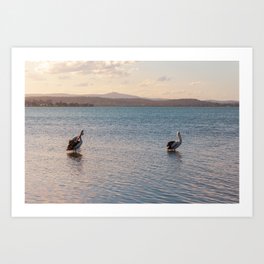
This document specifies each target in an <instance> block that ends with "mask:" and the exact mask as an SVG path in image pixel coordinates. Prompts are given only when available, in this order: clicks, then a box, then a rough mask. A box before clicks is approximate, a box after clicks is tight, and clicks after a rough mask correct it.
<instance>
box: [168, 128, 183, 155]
mask: <svg viewBox="0 0 264 264" xmlns="http://www.w3.org/2000/svg"><path fill="white" fill-rule="evenodd" d="M177 137H178V140H176V141H169V142H168V144H167V150H168V151H175V150H176V149H177V148H178V147H179V146H180V145H181V143H182V137H181V133H180V132H177Z"/></svg>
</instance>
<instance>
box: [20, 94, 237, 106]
mask: <svg viewBox="0 0 264 264" xmlns="http://www.w3.org/2000/svg"><path fill="white" fill-rule="evenodd" d="M100 106H104V107H111V106H113V107H117V106H120V107H130V106H131V107H238V106H239V102H237V101H203V100H198V99H146V98H140V97H138V98H104V97H90V96H26V97H25V107H100Z"/></svg>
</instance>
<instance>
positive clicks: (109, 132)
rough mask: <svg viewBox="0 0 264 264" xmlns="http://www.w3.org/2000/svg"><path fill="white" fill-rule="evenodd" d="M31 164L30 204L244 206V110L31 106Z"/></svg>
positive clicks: (28, 120)
mask: <svg viewBox="0 0 264 264" xmlns="http://www.w3.org/2000/svg"><path fill="white" fill-rule="evenodd" d="M81 129H84V133H85V134H84V136H83V145H82V148H81V152H80V154H67V153H66V147H67V143H68V140H69V139H71V138H72V137H73V136H75V135H77V134H78V133H80V131H81ZM178 130H179V131H181V134H182V138H183V143H182V145H181V146H180V147H179V149H178V151H177V152H175V153H168V152H167V151H166V144H167V142H168V141H170V140H175V138H176V132H177V131H178ZM25 159H26V171H25V180H26V183H25V191H26V193H25V199H26V202H27V203H238V202H239V108H232V107H223V108H173V107H171V108H170V107H168V108H166V107H164V108H163V107H146V108H144V107H109V108H108V107H88V108H86V107H83V108H82V107H76V108H73V107H66V108H63V107H61V108H60V107H58V108H57V107H51V108H49V107H33V108H26V155H25Z"/></svg>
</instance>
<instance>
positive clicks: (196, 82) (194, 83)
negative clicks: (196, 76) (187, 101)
mask: <svg viewBox="0 0 264 264" xmlns="http://www.w3.org/2000/svg"><path fill="white" fill-rule="evenodd" d="M200 84H201V82H200V81H195V82H190V83H189V85H190V86H198V85H200Z"/></svg>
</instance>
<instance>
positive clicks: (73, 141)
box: [67, 130, 84, 152]
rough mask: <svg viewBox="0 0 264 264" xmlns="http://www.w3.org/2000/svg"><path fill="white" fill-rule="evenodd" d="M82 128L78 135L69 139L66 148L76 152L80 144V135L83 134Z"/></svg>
mask: <svg viewBox="0 0 264 264" xmlns="http://www.w3.org/2000/svg"><path fill="white" fill-rule="evenodd" d="M83 134H84V133H83V130H82V131H81V133H80V135H79V136H76V137H74V138H73V139H71V140H69V145H68V147H67V150H73V151H74V152H76V151H77V150H78V149H79V148H80V147H81V145H82V142H83V141H82V135H83Z"/></svg>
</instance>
